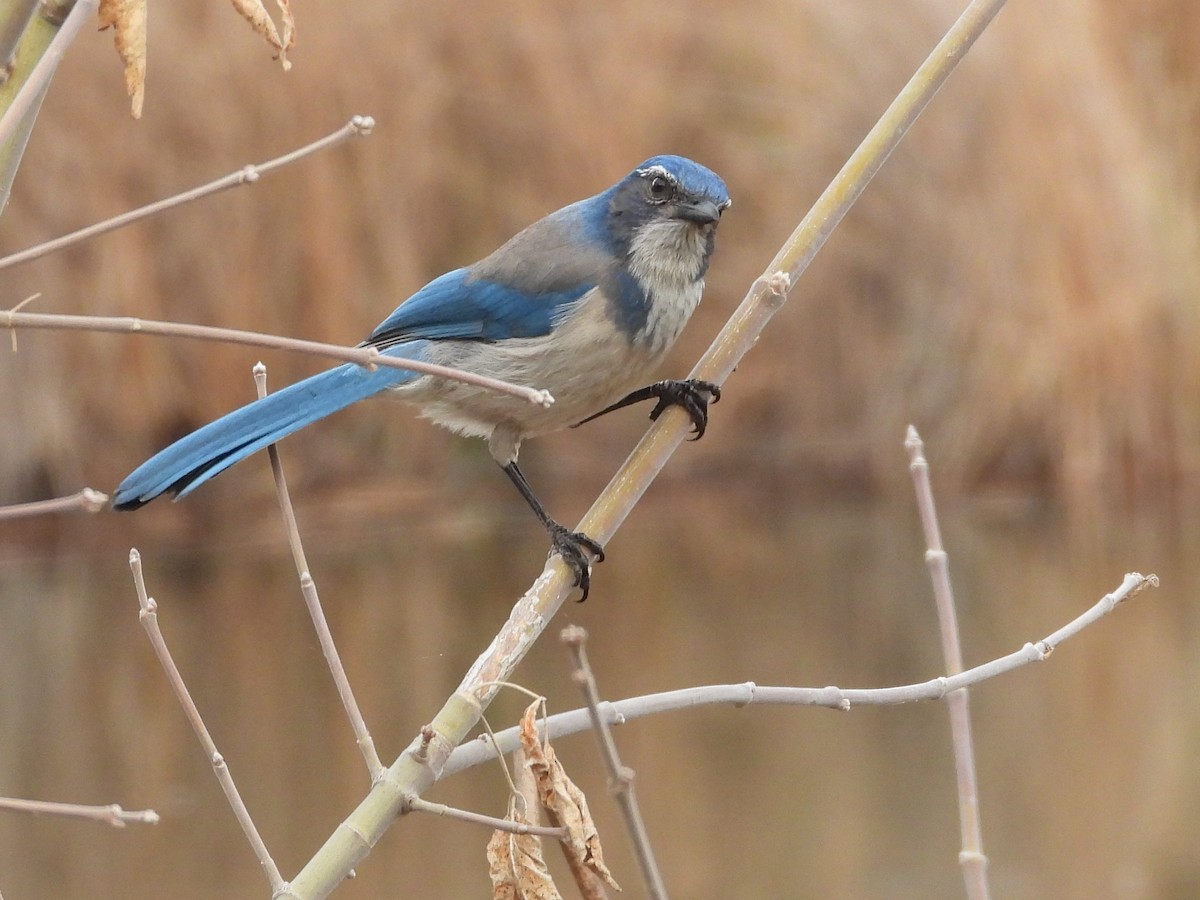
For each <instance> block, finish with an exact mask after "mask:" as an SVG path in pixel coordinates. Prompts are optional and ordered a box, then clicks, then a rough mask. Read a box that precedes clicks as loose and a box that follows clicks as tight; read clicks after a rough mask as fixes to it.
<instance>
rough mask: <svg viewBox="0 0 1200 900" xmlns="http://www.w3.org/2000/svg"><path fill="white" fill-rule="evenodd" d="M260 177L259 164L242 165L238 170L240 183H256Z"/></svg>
mask: <svg viewBox="0 0 1200 900" xmlns="http://www.w3.org/2000/svg"><path fill="white" fill-rule="evenodd" d="M259 177H260V173H259V171H258V166H256V165H253V164H251V165H246V166H242V169H241V171H240V172H238V183H239V184H254V183H255V182H257V181H258V179H259Z"/></svg>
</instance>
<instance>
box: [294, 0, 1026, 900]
mask: <svg viewBox="0 0 1200 900" xmlns="http://www.w3.org/2000/svg"><path fill="white" fill-rule="evenodd" d="M1003 5H1004V0H973V2H972V3H971V4H970V5H969V6H968V7H967V9H966V11H965V12H964V13H963V15H962V16H960V17H959V19H958V21H957V22H955V23H954V25H953V26H951V28H950V30H949V31H948V32H947V34H946V36H945V37H944V38H943V39H942V40H941V41H940V42H939V43H938V45H937V46H936V47H935V48H934V50H933V52H932V53H931V54H930V55H929V57H928V58H927V59H926V61H925V62H924V63H923V64H922V65H921V67H920V68H919V69H918V70H917V73H916V74H915V75H914V76H913V78H912V79H911V80H910V81H909V83H908V84H907V85H906V86H905V87H904V89H903V90H902V91H901V92H900V94H899V96H897V98H896V99H895V100H894V101H893V102H892V104H891V105H890V106H889V107H888V109H887V111H886V112H885V113H884V114H883V116H882V118H881V119H880V120H879V122H878V123H877V124H876V125H875V127H874V128H872V129H871V131H870V133H869V134H868V135H867V137H866V139H865V140H864V141H863V142H862V144H861V145H860V146H859V147H858V149H857V150H855V151H854V153H853V154H852V155H851V157H850V159H849V160H848V161H847V163H846V165H845V166H844V167H843V168H842V170H841V172H839V173H838V175H837V177H836V178H835V179H834V181H833V182H832V183H831V184H830V186H829V187H828V188H826V190H825V192H824V193H823V194H822V195H821V197H820V198H819V199H818V200H817V202H816V204H815V205H814V206H813V208H812V210H810V211H809V213H808V215H806V216H805V217H804V219H803V220H802V221H801V223H800V225H799V226H798V227H797V229H796V231H795V233H794V234H793V235H792V237H791V238H790V239H789V240H788V242H787V244H785V245H784V247H783V248H782V249H781V250H780V251H779V253H778V254H777V255H776V257H775V259H774V260H773V261H772V262H771V265H770V266H769V267H768V268H767V270H766V273H765V274H764V275H763V277H761V278H759V279H758V280H757V281H756V282H755V283H754V285H753V287H752V288H751V290H750V292H749V293H748V294H747V296H746V298H745V299H744V300H743V301H742V304H741V306H739V307H738V310H737V311H736V312H735V313H734V315H733V317H732V318H731V319H730V320H729V322H728V323H727V324H726V326H725V328H724V329H722V331H721V333H720V334H719V335H718V336H717V338H716V340H715V341H714V343H713V344H712V346H711V347H710V348H709V349H708V351H707V352H706V353H705V354H704V356H703V357H702V358H701V359H700V361H699V362H698V363H697V365H696V367H695V369H693V371H692V375H691V377H692V378H698V379H702V380H704V381H712V382H714V383H716V384H722V383H723V382H724V381H725V379H726V378H727V377H728V376H729V374H730V373H731V372H732V371H733V369H734V367H735V366H736V365H737V364H738V362H739V361H740V360H741V359H742V357H743V356H745V355H746V353H747V352H748V351H749V350H750V348H751V347H752V346H753V345H754V343H755V341H756V340H757V338H758V336H759V334H760V333H761V332H762V330H763V328H765V327H766V324H767V322H768V321H769V320H770V318H771V316H773V315H774V314H775V312H777V311H778V310H779V309H780V308H781V307H782V305H783V302H784V301H785V300H786V299H787V292H788V289H789V288H790V286H791V284H792V283H793V282H794V281H795V279H796V278H798V277H799V275H800V274H801V273H802V272H803V271H804V269H805V268H806V267H807V266H808V263H809V262H811V260H812V258H813V257H814V256H815V255H816V253H817V251H818V250H819V249H820V248H821V246H822V245H823V244H824V243H825V240H826V239H827V238H828V236H829V234H830V232H832V231H833V229H834V227H835V226H836V225H837V223H838V222H840V221H841V219H842V217H843V216H844V215H845V213H846V211H847V210H848V209H849V208H850V206H851V204H853V202H854V201H855V199H857V197H858V196H859V194H861V193H862V191H863V189H864V188H865V187H866V185H867V182H869V181H870V180H871V177H872V176H873V175H874V174H875V173H876V172H877V171H878V170H879V168H880V166H882V165H883V163H884V161H885V160H886V159H887V157H888V155H889V154H890V153H891V152H892V150H893V149H894V148H895V147H896V145H897V144H898V143H899V142H900V140H901V138H903V136H904V135H905V133H906V132H907V131H908V128H909V127H910V126H911V125H912V123H913V121H915V120H916V118H917V116H918V115H919V114H920V112H921V110H923V109H924V108H925V106H926V105H927V104H928V103H929V101H930V100H931V99H932V98H933V95H934V94H935V93H936V92H937V90H938V88H940V87H941V85H942V84H943V83H944V82H945V80H946V78H948V77H949V75H950V73H951V72H952V71H953V70H954V68H955V66H956V65H957V64H958V62H959V60H961V59H962V56H963V54H965V53H966V51H967V50H968V49H969V48H970V46H971V45H972V44H973V43H974V42H975V40H976V39H977V38H978V37H979V35H980V34H982V33H983V31H984V29H985V28H986V27H987V25H988V23H989V22H990V21H991V20H992V18H993V17H994V16H995V15H996V13H997V12H999V10H1000V7H1002V6H1003ZM690 425H691V422H690V419H689V418H688V416H687V415H686V414H685V413H683V412H682V411H680V410H672V409H669V410H667V411H666V412H665V413H664V414H663V415H662V416H661V417H660V418H659V419H658V421H657V422H655V423H654V425H652V426H651V427H650V429H649V431H648V432H647V433H646V435H645V437H643V438H642V440H641V441H640V442H639V444H638V445H637V447H636V448H635V449H634V451H633V453H632V454H631V455H630V456H629V458H628V459H627V460H626V461H625V463H624V465H622V466H621V468H620V469H619V470H618V471H617V473H616V475H615V476H614V477H613V480H612V481H611V482H609V485H608V487H606V488H605V489H604V492H603V493H602V494H601V495H600V497H599V498H597V500H596V502H595V503H594V504H593V505H592V508H591V509H590V510H589V511H588V513H587V515H585V516H584V518H583V521H582V522H581V523H580V527H579V530H581V531H583V532H585V533H587V534H589V535H591V536H592V537H594V538H596V539H597V540H599V541H600V542H601V543H604V542H605V541H607V540H608V538H609V537H611V536H612V534H613V533H614V532H615V531H616V530H617V528H618V527H619V526H620V525H621V523H622V522H623V521H624V520H625V518H626V516H628V515H629V513H630V511H631V510H632V509H633V507H634V505H635V504H636V503H637V502H638V500H639V499H640V498H641V496H642V494H644V493H645V491H646V489H647V488H648V487H649V486H650V484H651V482H653V480H654V478H655V477H656V476H657V475H658V473H659V472H660V471H661V470H662V468H663V466H665V465H666V463H667V460H668V459H670V457H671V455H672V454H673V453H674V452H675V449H676V448H677V447H678V446H679V445H680V444H681V443H682V442H683V440H684V439H685V438H686V436H687V434H688V430H689V428H690ZM572 582H573V579H572V576H571V574H570V572H569V571H568V569H567V566H566V565H565V564H564V563H563V562H562V560H561V559H560V558H558V557H552V558H551V560H550V561H549V562H548V563H547V565H546V568H545V570H544V571H543V572H542V574H541V575H540V576H539V577H538V579H537V580H536V581H535V582H534V583H533V586H532V587H531V588H530V589H529V590H528V591H527V592H526V593H525V595H524V596H523V597H521V599H520V600H518V601H517V604H516V606H514V607H513V610H512V613H511V614H510V615H509V618H508V621H507V622H506V623H505V624H504V626H503V627H502V628H501V629H500V631H499V633H498V634H497V635H496V637H495V639H494V640H493V641H492V643H491V645H490V646H489V647H488V648H487V649H486V650H485V651H484V652H483V654H482V655H481V656H480V657H479V658H478V659H477V660H476V662H475V664H474V665H473V666H472V667H471V669H470V670H469V671H468V672H467V674H466V676H465V677H464V678H463V680H462V683H461V684H460V685H459V686H458V688H457V690H455V692H454V693H453V694H452V695H451V696H450V698H449V699H448V700H447V701H446V704H445V705H444V706H443V707H442V709H441V711H439V712H438V714H437V715H436V716H435V717H434V719H433V721H431V722H430V723H429V724H428V725H426V726H425V727H423V728H422V729H421V732H420V734H419V735H418V736H417V737H416V738H414V740H413V742H412V743H411V744H410V745H409V746H408V748H407V749H406V750H405V751H404V752H403V753H402V754H401V755H400V757H399V759H397V760H396V761H395V762H394V763H393V764H392V766H391V767H390V768H389V769H388V771H387V773H386V774H385V776H384V777H383V779H381V780H380V781H379V782H378V783H377V784H376V785H375V786H374V787H373V788H372V790H371V791H370V793H369V794H368V795H367V796H366V797H365V798H364V799H363V800H362V802H361V803H360V804H359V805H358V807H357V808H356V809H355V810H354V811H353V812H352V813H351V814H350V815H349V816H348V817H347V818H346V819H345V820H344V821H343V822H342V823H341V824H340V825H339V826H338V827H337V829H336V830H335V831H334V832H333V834H332V835H330V837H329V838H328V840H326V842H325V844H324V845H323V846H322V847H321V848H320V849H319V850H318V851H317V853H316V854H315V855H314V856H313V858H312V859H311V860H310V861H309V862H308V864H307V865H306V866H305V867H304V868H303V869H302V870H301V872H300V873H299V874H298V875H297V876H296V878H295V879H294V880H293V881H292V882H291V884H290V885H289V886H287V888H286V890H284V891H282V892H280V893H279V894H277V896H278V897H288V898H293V900H301V898H303V900H315V898H321V897H327V896H329V894H330V893H331V892H332V891H333V890H334V889H335V888H336V887H337V886H338V884H340V883H341V882H342V880H343V879H344V878H346V877H347V876H348V875H349V874H350V872H351V870H352V869H353V868H354V866H355V865H357V864H358V862H359V861H360V860H362V859H363V858H364V857H365V856H366V855H367V854H368V853H370V851H371V848H373V847H374V846H375V844H376V843H377V842H378V841H379V839H380V838H381V837H382V836H383V834H384V832H385V831H387V829H388V828H389V827H390V826H391V824H392V822H393V821H395V819H396V817H397V816H398V815H400V814H401V813H403V812H404V811H405V802H406V798H408V797H412V796H420V795H421V794H422V793H424V792H425V791H426V790H427V789H428V788H429V787H430V785H432V784H433V783H434V782H435V781H436V780H437V779H438V778H439V777H440V776H441V773H442V769H443V767H444V766H445V763H446V760H447V759H448V757H449V755H450V753H451V752H452V751H453V749H454V748H455V747H456V746H457V745H458V744H460V743H461V742H462V741H463V740H464V739H465V738H466V736H467V734H468V733H469V732H470V731H471V729H472V728H474V727H475V725H476V723H477V722H478V721H479V718H480V716H481V715H482V714H483V710H484V709H485V708H486V707H487V705H488V704H489V703H490V702H491V700H492V698H493V697H494V696H495V693H496V691H497V690H499V688H498V687H496V686H495V684H496V683H497V682H501V681H506V680H508V677H509V675H510V674H511V673H512V671H513V669H515V667H516V666H517V664H518V663H519V662H520V661H521V659H523V658H524V656H525V654H526V653H527V652H528V651H529V649H530V648H531V647H532V646H533V644H534V642H535V641H536V640H537V638H538V637H539V635H540V634H541V633H542V630H543V629H544V628H545V627H546V625H547V624H548V623H549V622H550V620H551V619H552V618H553V617H554V613H555V612H557V611H558V608H559V607H560V606H561V605H562V604H563V602H564V601H565V600H566V598H567V595H568V594H569V593H570V591H571V585H572Z"/></svg>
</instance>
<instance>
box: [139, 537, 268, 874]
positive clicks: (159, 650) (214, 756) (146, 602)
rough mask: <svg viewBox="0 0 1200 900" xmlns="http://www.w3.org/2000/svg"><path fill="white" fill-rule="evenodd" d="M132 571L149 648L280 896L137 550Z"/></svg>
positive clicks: (257, 834) (259, 836) (264, 851)
mask: <svg viewBox="0 0 1200 900" xmlns="http://www.w3.org/2000/svg"><path fill="white" fill-rule="evenodd" d="M129 568H130V569H131V570H132V571H133V583H134V586H135V587H136V588H137V595H138V605H139V606H140V607H141V612H139V613H138V619H139V620H140V621H141V623H142V627H143V628H144V629H145V630H146V636H147V637H148V638H149V639H150V646H152V647H153V648H154V655H155V656H157V657H158V661H159V664H161V665H162V667H163V671H164V672H165V673H166V675H167V681H168V682H169V683H170V685H171V690H173V691H174V692H175V697H176V699H178V700H179V705H180V706H182V707H183V712H184V715H186V716H187V720H188V722H189V724H191V726H192V731H194V732H195V733H196V737H197V738H198V739H199V741H200V745H201V746H202V747H203V748H204V752H205V753H206V754H207V755H208V759H209V762H211V763H212V767H213V772H215V773H216V776H217V781H219V782H220V784H221V790H223V791H224V792H225V799H226V800H228V801H229V805H230V806H231V807H232V808H233V814H234V815H235V816H236V817H237V820H238V824H239V825H241V826H242V831H243V832H244V833H245V835H246V839H247V840H248V841H249V842H250V846H251V847H252V848H253V849H254V855H255V856H257V857H258V862H259V864H260V865H261V866H262V868H263V871H264V872H265V873H266V876H267V880H268V881H270V883H271V890H272V891H273V892H274V893H276V894H278V893H279V892H280V891H281V890H284V889H286V887H287V885H286V883H285V882H284V880H283V877H282V876H281V875H280V874H279V868H278V867H277V866H276V865H275V860H273V859H271V854H270V852H268V850H267V845H266V844H265V843H264V842H263V839H262V836H261V835H259V833H258V829H257V828H256V827H255V826H254V820H253V819H251V818H250V811H249V810H248V809H246V804H245V802H243V800H242V795H241V794H239V793H238V789H237V786H236V785H235V784H234V783H233V775H231V774H230V772H229V766H228V765H226V764H225V758H224V757H223V756H221V754H220V752H219V751H218V750H217V745H216V743H215V742H214V741H213V739H212V735H211V734H209V733H208V726H206V725H205V724H204V719H203V718H202V717H201V716H200V710H199V709H198V708H197V707H196V703H195V701H193V700H192V695H191V693H190V692H189V691H188V689H187V685H186V684H184V681H183V676H182V675H180V674H179V668H178V667H177V666H176V665H175V660H174V659H172V658H171V651H170V650H168V649H167V642H166V640H165V639H164V638H163V635H162V630H161V629H160V628H159V627H158V604H157V603H156V602H155V601H154V598H153V597H151V596H149V595H148V594H147V593H146V582H145V580H144V579H143V578H142V555H141V554H140V553H138V552H137V550H130V551H129Z"/></svg>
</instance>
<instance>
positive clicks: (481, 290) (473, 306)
mask: <svg viewBox="0 0 1200 900" xmlns="http://www.w3.org/2000/svg"><path fill="white" fill-rule="evenodd" d="M592 287H594V282H583V283H576V284H573V285H570V286H565V287H561V288H558V287H557V286H556V289H553V290H543V291H529V290H527V289H522V288H518V287H515V286H513V285H510V284H504V283H501V282H499V281H491V280H486V279H483V278H479V277H477V276H475V275H474V274H473V273H472V271H471V270H470V269H455V270H454V271H453V272H447V273H446V274H445V275H442V276H441V277H440V278H435V279H434V280H433V281H431V282H429V284H427V285H425V287H423V288H421V289H420V290H419V291H417V292H416V293H415V294H413V295H412V296H411V297H410V298H409V299H408V300H406V301H405V302H404V303H402V304H400V306H398V307H397V308H396V310H395V312H393V313H392V314H391V315H390V316H388V317H387V318H386V319H384V320H383V321H382V322H380V323H379V325H378V326H377V327H376V328H375V330H374V331H373V332H371V336H370V337H368V338H367V340H366V341H365V342H364V343H366V344H370V345H372V346H375V347H380V348H386V347H391V346H393V345H395V344H398V343H401V342H404V341H411V340H417V339H425V340H432V341H445V340H465V341H501V340H505V339H506V338H520V337H539V336H541V335H544V334H549V332H550V329H551V328H552V327H553V326H554V324H555V323H556V322H557V321H558V320H559V319H560V318H561V317H562V316H563V315H564V314H565V313H566V312H567V311H568V310H569V309H570V308H571V306H572V304H573V303H574V302H575V301H576V300H578V299H579V298H580V297H582V296H583V295H584V294H586V293H587V292H588V291H590V290H591V289H592Z"/></svg>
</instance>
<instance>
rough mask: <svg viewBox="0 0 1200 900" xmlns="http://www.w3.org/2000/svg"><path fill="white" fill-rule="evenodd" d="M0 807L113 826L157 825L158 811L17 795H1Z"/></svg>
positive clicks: (111, 804) (115, 804)
mask: <svg viewBox="0 0 1200 900" xmlns="http://www.w3.org/2000/svg"><path fill="white" fill-rule="evenodd" d="M0 809H7V810H10V811H12V812H24V813H33V814H34V815H50V816H70V817H72V818H77V819H89V820H91V821H93V822H101V823H103V824H105V825H111V826H112V827H113V828H124V827H125V826H126V825H128V824H130V823H133V824H135V825H157V824H158V821H159V816H158V813H156V812H155V811H154V810H152V809H137V810H126V809H122V808H121V806H120V805H119V804H117V803H110V804H108V805H107V806H89V805H85V804H82V803H55V802H54V801H52V800H21V799H19V798H17V797H0Z"/></svg>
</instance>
